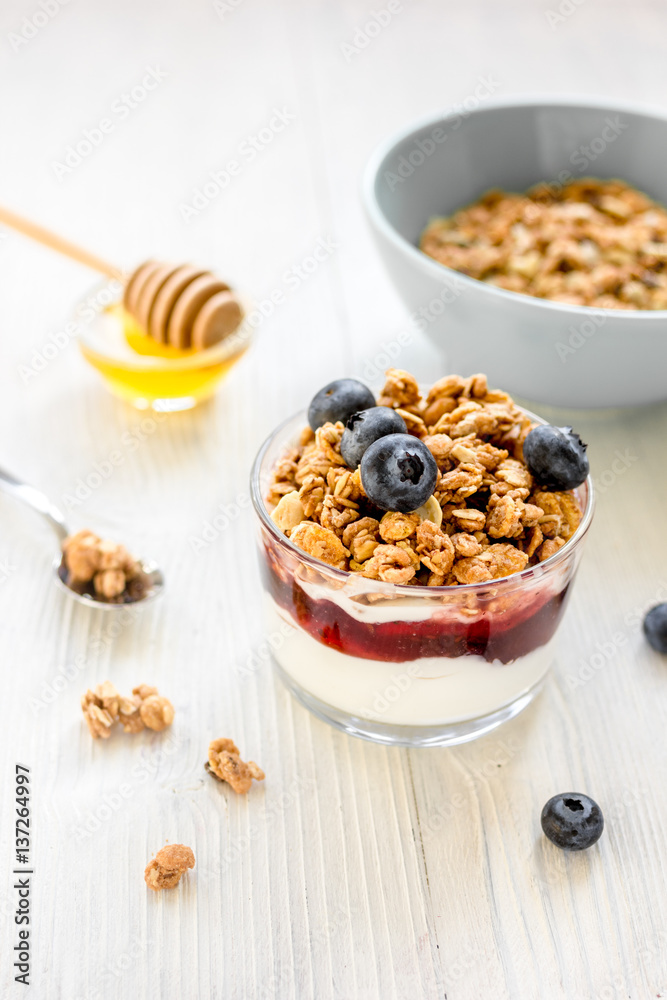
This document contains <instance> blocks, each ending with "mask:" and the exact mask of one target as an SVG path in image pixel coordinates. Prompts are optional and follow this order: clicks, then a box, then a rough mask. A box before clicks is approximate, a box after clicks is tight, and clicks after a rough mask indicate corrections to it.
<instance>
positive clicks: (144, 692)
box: [81, 681, 174, 740]
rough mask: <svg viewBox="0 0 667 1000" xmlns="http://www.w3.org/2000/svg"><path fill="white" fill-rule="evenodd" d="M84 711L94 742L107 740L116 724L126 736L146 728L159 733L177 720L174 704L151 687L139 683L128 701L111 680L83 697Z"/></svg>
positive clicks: (87, 692) (82, 707) (82, 706)
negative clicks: (118, 724) (175, 718)
mask: <svg viewBox="0 0 667 1000" xmlns="http://www.w3.org/2000/svg"><path fill="white" fill-rule="evenodd" d="M81 709H82V711H83V717H84V719H85V720H86V724H87V725H88V729H89V730H90V735H91V736H92V737H93V739H100V738H101V739H103V740H106V739H108V738H109V736H110V735H111V729H112V726H114V725H115V724H116V723H120V725H121V726H122V727H123V730H124V731H125V732H126V733H139V732H141V730H142V729H144V728H147V729H153V730H155V731H156V732H160V730H162V729H166V728H167V726H170V725H171V724H172V722H173V721H174V706H173V705H172V703H171V702H170V701H169V699H168V698H164V697H163V696H162V695H161V694H159V693H158V689H157V688H156V687H150V686H149V685H148V684H139V686H138V687H135V688H133V689H132V696H131V697H130V698H125V697H123V695H120V694H119V693H118V691H117V690H116V688H115V687H114V685H113V684H112V683H111V681H104V683H103V684H98V685H97V687H96V688H95V689H94V690H93V691H91V690H90V689H89V690H88V691H86V693H85V694H84V695H82V696H81Z"/></svg>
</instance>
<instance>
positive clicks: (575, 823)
mask: <svg viewBox="0 0 667 1000" xmlns="http://www.w3.org/2000/svg"><path fill="white" fill-rule="evenodd" d="M540 822H541V823H542V829H543V830H544V833H545V835H546V836H547V837H548V838H549V840H550V841H551V842H552V844H555V845H556V847H562V848H563V850H564V851H583V850H585V849H586V848H587V847H592V845H593V844H594V843H595V842H596V841H597V840H599V839H600V837H601V836H602V831H603V829H604V817H603V815H602V810H601V809H600V807H599V805H598V804H597V802H594V801H593V799H589V797H588V795H581V794H580V793H579V792H564V793H563V794H561V795H554V797H553V798H552V799H549V801H548V802H547V804H546V805H545V807H544V809H543V810H542V815H541V817H540Z"/></svg>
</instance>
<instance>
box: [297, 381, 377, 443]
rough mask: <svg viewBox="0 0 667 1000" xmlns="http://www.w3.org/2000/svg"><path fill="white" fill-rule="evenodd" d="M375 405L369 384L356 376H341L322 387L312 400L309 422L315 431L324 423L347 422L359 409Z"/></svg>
mask: <svg viewBox="0 0 667 1000" xmlns="http://www.w3.org/2000/svg"><path fill="white" fill-rule="evenodd" d="M369 406H375V397H374V395H373V393H372V392H371V390H370V389H369V388H368V386H366V385H364V383H363V382H358V381H357V379H356V378H339V379H338V380H337V381H336V382H329V384H328V385H325V386H324V388H323V389H320V391H319V392H318V393H316V394H315V395H314V396H313V398H312V399H311V401H310V406H309V407H308V423H309V424H310V426H311V427H312V429H313V430H314V431H316V430H317V428H318V427H321V426H322V424H326V423H329V422H330V423H332V424H335V423H336V421H337V420H340V421H342V423H344V424H345V423H347V421H348V420H349V418H350V417H351V416H352V414H353V413H356V411H357V410H366V409H368V407H369Z"/></svg>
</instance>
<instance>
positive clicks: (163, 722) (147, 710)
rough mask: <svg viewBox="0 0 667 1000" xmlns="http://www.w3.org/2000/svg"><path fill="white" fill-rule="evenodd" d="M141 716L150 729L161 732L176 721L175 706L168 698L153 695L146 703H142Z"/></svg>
mask: <svg viewBox="0 0 667 1000" xmlns="http://www.w3.org/2000/svg"><path fill="white" fill-rule="evenodd" d="M139 714H140V715H141V719H142V722H143V723H144V725H145V726H147V727H148V729H154V730H155V731H156V732H160V731H161V730H162V729H166V728H167V726H170V725H171V724H172V722H173V721H174V706H173V705H172V703H171V702H170V701H169V699H168V698H163V697H162V695H159V694H152V695H150V696H149V697H148V698H146V699H145V701H142V703H141V708H140V709H139Z"/></svg>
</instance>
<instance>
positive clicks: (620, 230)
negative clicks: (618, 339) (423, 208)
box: [420, 177, 667, 309]
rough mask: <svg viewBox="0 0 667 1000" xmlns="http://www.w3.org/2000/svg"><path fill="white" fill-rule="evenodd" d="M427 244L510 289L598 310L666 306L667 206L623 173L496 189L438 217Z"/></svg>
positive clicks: (443, 258) (433, 253)
mask: <svg viewBox="0 0 667 1000" xmlns="http://www.w3.org/2000/svg"><path fill="white" fill-rule="evenodd" d="M420 247H421V249H422V250H423V251H424V253H426V254H428V255H429V257H433V258H434V259H435V260H437V261H439V262H440V263H441V264H445V265H446V266H447V267H451V268H453V269H454V270H455V271H460V272H461V273H462V274H467V275H469V276H470V277H471V278H478V279H479V280H480V281H485V282H488V283H489V284H491V285H497V286H498V287H499V288H506V289H508V290H509V291H512V292H522V293H523V294H524V295H533V296H537V297H538V298H542V299H551V300H553V301H554V302H569V303H571V304H573V305H578V306H594V307H596V308H598V309H667V209H665V208H663V207H662V206H661V205H658V204H656V202H654V201H651V199H650V198H648V197H647V196H646V195H645V194H642V193H641V192H640V191H637V190H635V189H634V188H632V187H630V186H629V185H628V184H625V183H624V182H623V181H619V180H611V181H602V180H596V179H595V178H592V177H584V178H582V179H581V180H577V181H573V182H572V183H571V184H567V185H565V186H564V187H560V188H556V187H555V186H554V185H549V184H544V183H543V184H538V185H536V186H535V187H533V188H531V189H530V190H529V191H527V192H526V194H523V195H521V194H508V193H506V192H504V191H499V190H492V191H488V192H487V193H486V194H485V195H484V196H483V197H482V198H480V199H479V201H477V202H475V204H473V205H470V206H468V207H467V208H463V209H461V210H460V211H459V212H456V213H455V214H454V215H452V216H451V217H449V218H445V219H434V220H433V221H432V222H431V223H430V224H429V225H428V226H427V228H426V229H425V230H424V232H423V234H422V237H421V241H420Z"/></svg>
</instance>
